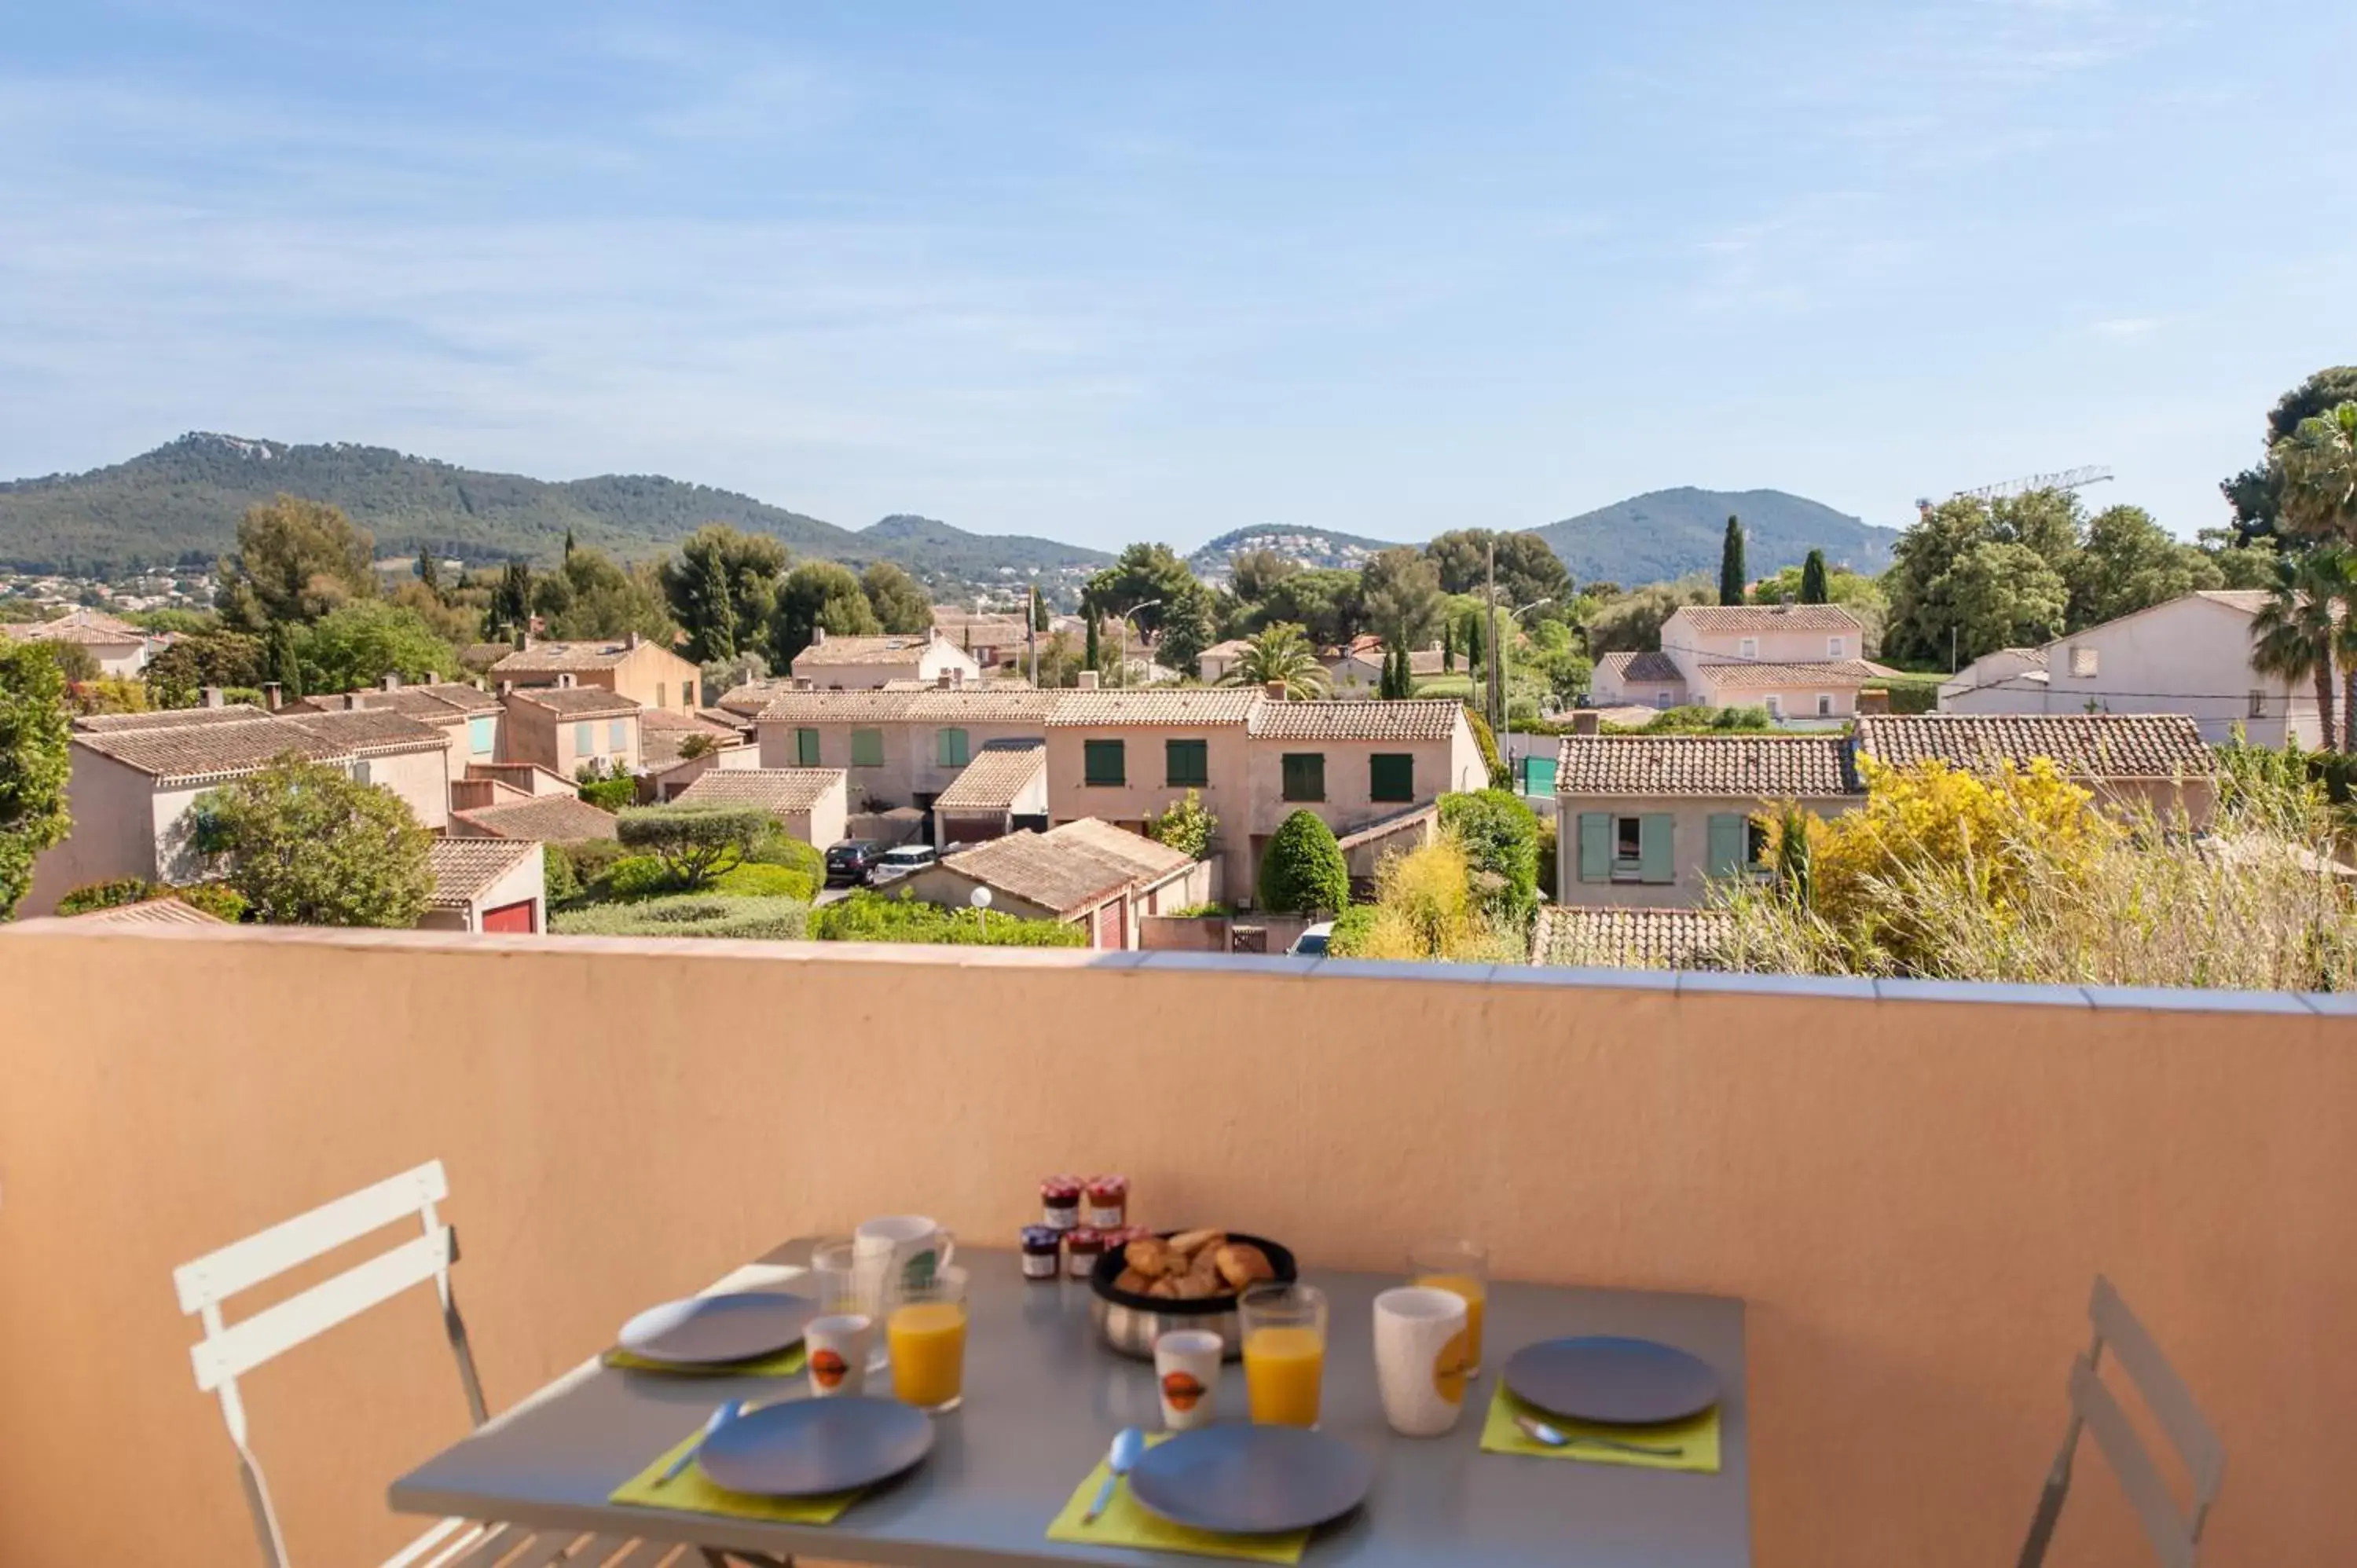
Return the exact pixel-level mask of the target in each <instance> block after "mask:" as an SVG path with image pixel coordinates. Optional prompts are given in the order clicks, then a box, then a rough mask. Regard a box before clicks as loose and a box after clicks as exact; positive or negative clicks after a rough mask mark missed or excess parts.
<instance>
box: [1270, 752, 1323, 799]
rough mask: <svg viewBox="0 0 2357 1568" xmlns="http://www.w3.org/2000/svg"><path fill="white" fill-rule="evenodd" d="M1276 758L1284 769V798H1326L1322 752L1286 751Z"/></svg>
mask: <svg viewBox="0 0 2357 1568" xmlns="http://www.w3.org/2000/svg"><path fill="white" fill-rule="evenodd" d="M1277 760H1278V762H1279V763H1280V764H1281V765H1282V766H1283V768H1284V769H1285V798H1286V800H1324V799H1325V798H1326V754H1325V753H1324V752H1322V751H1288V752H1286V754H1285V755H1284V756H1283V757H1279V758H1278V759H1277Z"/></svg>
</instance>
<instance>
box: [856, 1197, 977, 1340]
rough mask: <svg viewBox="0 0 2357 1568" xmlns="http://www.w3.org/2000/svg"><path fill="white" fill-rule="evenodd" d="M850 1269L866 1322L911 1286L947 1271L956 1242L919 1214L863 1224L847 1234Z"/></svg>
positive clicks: (884, 1312)
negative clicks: (856, 1280) (849, 1248)
mask: <svg viewBox="0 0 2357 1568" xmlns="http://www.w3.org/2000/svg"><path fill="white" fill-rule="evenodd" d="M851 1252H852V1267H853V1269H854V1270H855V1272H856V1273H857V1275H858V1279H859V1294H860V1299H861V1301H862V1302H863V1303H864V1304H865V1305H866V1307H867V1309H868V1312H869V1314H870V1316H875V1317H877V1318H881V1317H883V1316H886V1315H887V1314H888V1313H889V1312H890V1311H891V1310H892V1307H893V1305H894V1304H895V1303H897V1302H898V1301H899V1299H900V1293H901V1291H902V1290H903V1289H905V1288H906V1287H908V1286H909V1285H921V1284H925V1283H928V1282H930V1281H931V1279H932V1277H933V1275H934V1274H936V1273H939V1272H940V1271H941V1270H942V1269H945V1268H947V1267H948V1266H949V1262H950V1259H951V1258H952V1257H953V1256H955V1255H956V1252H957V1238H956V1237H954V1236H952V1235H951V1234H950V1233H949V1232H948V1231H946V1230H942V1228H941V1227H940V1226H939V1225H937V1224H935V1223H934V1222H933V1221H932V1220H931V1219H926V1218H925V1217H924V1216H923V1215H921V1214H894V1215H888V1216H887V1217H886V1218H884V1219H869V1220H866V1221H863V1222H862V1223H861V1225H860V1227H859V1229H858V1230H854V1231H853V1232H852V1233H851Z"/></svg>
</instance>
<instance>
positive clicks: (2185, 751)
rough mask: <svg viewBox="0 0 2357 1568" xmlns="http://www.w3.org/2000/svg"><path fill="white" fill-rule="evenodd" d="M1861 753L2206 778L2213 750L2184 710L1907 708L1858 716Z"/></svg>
mask: <svg viewBox="0 0 2357 1568" xmlns="http://www.w3.org/2000/svg"><path fill="white" fill-rule="evenodd" d="M1857 748H1858V751H1859V754H1860V755H1862V756H1865V757H1872V758H1873V759H1874V760H1875V761H1877V762H1884V763H1889V764H1891V765H1893V766H1895V767H1902V768H1903V767H1906V766H1909V765H1910V764H1912V763H1917V762H1921V761H1925V760H1927V759H1932V758H1936V759H1938V760H1940V761H1942V762H1945V763H1948V764H1950V765H1951V766H1953V767H1957V768H1995V767H1996V765H1997V764H1999V763H2001V762H2011V763H2013V764H2014V765H2015V766H2016V767H2025V766H2027V765H2028V764H2029V761H2030V759H2031V758H2033V757H2051V758H2052V759H2053V761H2054V765H2055V767H2056V768H2059V769H2060V770H2061V773H2062V774H2063V776H2064V777H2066V778H2071V779H2179V778H2187V779H2206V778H2209V777H2210V776H2212V774H2214V773H2216V772H2217V770H2218V759H2217V755H2216V753H2214V752H2212V750H2211V749H2210V746H2209V745H2208V744H2207V743H2206V742H2204V741H2203V740H2202V738H2201V729H2200V727H2199V726H2197V725H2195V724H2194V722H2193V721H2192V720H2191V719H2190V718H2189V717H2187V716H2186V715H2185V714H1889V715H1883V714H1869V715H1867V716H1864V717H1861V718H1860V719H1859V720H1858V721H1857Z"/></svg>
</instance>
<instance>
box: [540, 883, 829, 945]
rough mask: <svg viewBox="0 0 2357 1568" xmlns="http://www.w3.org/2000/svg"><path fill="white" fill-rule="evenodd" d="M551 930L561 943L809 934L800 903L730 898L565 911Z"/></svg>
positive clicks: (682, 898) (806, 910)
mask: <svg viewBox="0 0 2357 1568" xmlns="http://www.w3.org/2000/svg"><path fill="white" fill-rule="evenodd" d="M549 926H550V929H553V930H554V931H555V933H556V934H557V935H558V936H564V937H750V938H765V939H768V940H776V941H799V940H802V938H803V937H805V936H807V935H809V933H810V906H809V905H807V904H805V903H803V902H802V900H800V899H798V898H728V897H713V896H712V895H711V894H709V893H683V894H676V895H674V896H673V897H668V898H649V899H645V900H643V901H641V902H640V903H636V904H597V905H593V906H591V907H590V908H587V909H564V910H559V911H558V912H557V913H556V914H555V915H554V916H552V917H551V918H550V920H549Z"/></svg>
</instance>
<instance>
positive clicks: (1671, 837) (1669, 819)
mask: <svg viewBox="0 0 2357 1568" xmlns="http://www.w3.org/2000/svg"><path fill="white" fill-rule="evenodd" d="M1677 823H1678V820H1677V819H1676V818H1675V817H1674V816H1671V815H1670V814H1669V813H1668V812H1667V811H1652V812H1648V813H1646V814H1645V815H1644V816H1641V817H1640V818H1638V819H1637V878H1638V880H1639V881H1641V882H1655V883H1660V882H1675V881H1676V880H1677V879H1678V861H1677V851H1676V842H1677Z"/></svg>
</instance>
